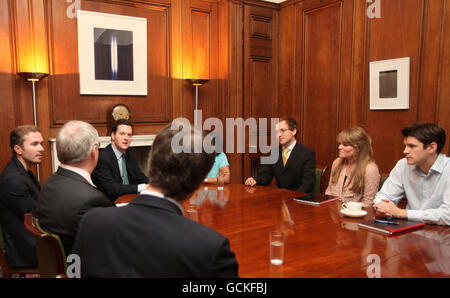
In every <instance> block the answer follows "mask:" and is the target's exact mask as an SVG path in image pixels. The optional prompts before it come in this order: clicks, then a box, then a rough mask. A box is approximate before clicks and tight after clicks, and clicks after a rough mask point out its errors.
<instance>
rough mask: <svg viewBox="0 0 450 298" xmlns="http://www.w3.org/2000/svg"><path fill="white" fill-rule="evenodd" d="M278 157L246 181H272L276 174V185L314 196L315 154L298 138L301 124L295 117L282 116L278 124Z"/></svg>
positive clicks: (266, 183) (264, 182)
mask: <svg viewBox="0 0 450 298" xmlns="http://www.w3.org/2000/svg"><path fill="white" fill-rule="evenodd" d="M276 131H277V136H278V140H279V144H280V145H281V146H279V148H277V149H274V150H279V155H278V156H279V158H278V160H277V162H275V163H274V164H268V165H263V167H262V170H261V171H260V172H259V173H258V176H257V177H254V178H253V177H250V178H248V179H247V180H246V181H245V184H246V185H249V186H254V185H256V184H258V185H269V184H270V183H271V182H272V179H273V177H275V179H276V182H277V186H278V187H279V188H285V189H289V190H294V191H298V192H302V193H305V194H307V195H308V197H312V195H313V191H314V183H315V169H316V154H315V152H314V151H313V150H311V149H309V148H308V147H305V146H303V145H301V144H300V143H298V142H297V141H296V137H297V132H298V126H297V122H296V121H295V120H294V119H292V118H282V119H280V122H279V123H278V124H277V126H276Z"/></svg>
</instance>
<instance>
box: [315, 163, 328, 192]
mask: <svg viewBox="0 0 450 298" xmlns="http://www.w3.org/2000/svg"><path fill="white" fill-rule="evenodd" d="M326 171H327V167H326V166H317V167H316V183H315V184H314V193H322V194H323V193H324V192H325V187H324V185H325V173H326Z"/></svg>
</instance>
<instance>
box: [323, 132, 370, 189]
mask: <svg viewBox="0 0 450 298" xmlns="http://www.w3.org/2000/svg"><path fill="white" fill-rule="evenodd" d="M337 141H338V143H342V144H347V145H351V146H352V147H354V148H355V149H356V151H357V156H356V160H355V166H354V169H353V172H352V173H351V175H350V177H348V179H347V181H348V185H350V183H352V182H353V184H352V186H351V189H350V190H351V191H353V192H356V193H361V192H362V190H363V188H364V175H365V172H366V167H367V165H368V164H369V163H370V162H374V159H373V151H372V140H371V139H370V137H369V136H368V135H367V133H366V132H365V130H364V129H362V128H361V127H359V126H355V127H351V128H348V129H346V130H343V131H341V132H340V133H339V134H338V136H337ZM345 163H346V161H345V159H344V158H339V160H338V164H337V166H336V169H335V170H334V172H333V173H331V182H332V183H337V181H338V179H339V174H340V173H341V171H342V167H343V166H344V164H345Z"/></svg>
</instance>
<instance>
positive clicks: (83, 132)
mask: <svg viewBox="0 0 450 298" xmlns="http://www.w3.org/2000/svg"><path fill="white" fill-rule="evenodd" d="M98 146H99V138H98V133H97V130H95V128H94V127H93V126H92V125H90V124H89V123H86V122H83V121H69V122H68V123H66V124H65V125H64V126H63V127H62V128H61V130H60V131H59V133H58V135H57V137H56V150H57V152H58V159H59V161H60V162H61V165H60V166H59V168H58V170H57V171H56V173H54V174H53V175H52V176H51V177H50V178H48V179H47V181H46V182H45V183H44V185H43V186H42V190H41V192H40V193H39V198H38V202H37V206H36V216H37V218H39V223H40V225H41V227H42V229H44V230H45V231H47V232H50V233H53V234H56V235H58V236H59V237H60V239H61V242H62V244H63V246H64V251H65V252H66V255H68V254H70V253H71V250H72V245H73V241H74V239H75V235H76V232H77V229H78V224H79V221H80V219H81V217H82V216H83V215H84V214H85V213H86V212H87V211H88V210H90V209H92V208H95V207H110V206H113V204H112V203H111V201H110V200H109V199H108V198H107V197H106V196H105V195H104V194H103V193H102V192H100V191H98V190H97V189H96V188H95V187H94V185H93V183H92V180H91V176H90V175H91V173H92V171H93V170H94V168H95V166H96V164H97V160H98Z"/></svg>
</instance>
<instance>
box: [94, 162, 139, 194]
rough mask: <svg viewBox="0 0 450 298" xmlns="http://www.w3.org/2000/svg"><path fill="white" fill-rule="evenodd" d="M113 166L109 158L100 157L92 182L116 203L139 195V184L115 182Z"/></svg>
mask: <svg viewBox="0 0 450 298" xmlns="http://www.w3.org/2000/svg"><path fill="white" fill-rule="evenodd" d="M113 171H114V170H113V164H112V163H111V162H110V161H109V160H108V157H107V156H100V157H99V159H98V163H97V167H96V168H95V170H94V172H93V173H92V181H93V182H94V184H95V185H96V186H97V187H98V189H99V190H100V191H102V192H103V193H104V194H106V196H107V197H108V198H109V199H110V200H111V201H112V202H114V201H115V200H116V199H117V198H118V197H120V196H122V195H124V194H129V193H137V192H138V191H137V189H138V186H137V184H128V185H124V184H122V181H120V182H118V181H115V179H114V177H113Z"/></svg>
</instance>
